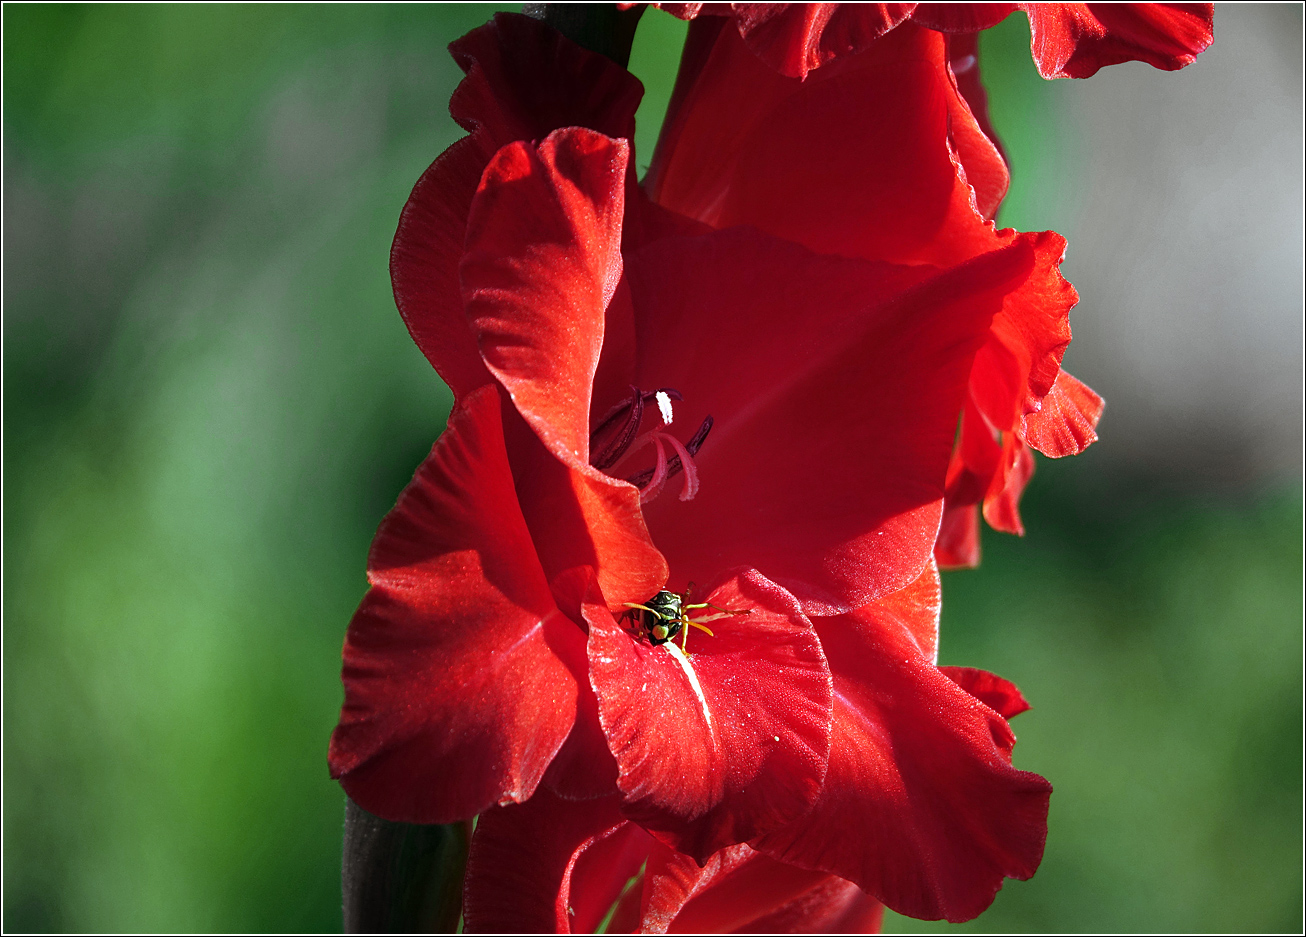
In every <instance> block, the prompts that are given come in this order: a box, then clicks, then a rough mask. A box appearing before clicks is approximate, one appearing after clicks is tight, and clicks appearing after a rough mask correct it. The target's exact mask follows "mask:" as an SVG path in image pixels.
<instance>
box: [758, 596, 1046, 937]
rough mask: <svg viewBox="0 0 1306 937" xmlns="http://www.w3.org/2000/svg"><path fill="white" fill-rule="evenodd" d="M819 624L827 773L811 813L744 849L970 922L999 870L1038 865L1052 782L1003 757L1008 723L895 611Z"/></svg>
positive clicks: (910, 910)
mask: <svg viewBox="0 0 1306 937" xmlns="http://www.w3.org/2000/svg"><path fill="white" fill-rule="evenodd" d="M817 627H818V630H819V631H820V634H821V640H822V643H823V645H824V647H825V648H826V652H827V654H828V655H829V658H830V661H831V665H832V671H833V673H834V681H835V736H834V743H833V745H832V746H831V751H830V770H829V773H828V774H827V776H826V782H825V787H824V788H823V790H822V792H821V797H820V798H819V799H818V800H817V802H816V805H815V806H814V807H813V808H812V811H811V813H810V814H808V815H807V816H805V817H803V818H802V819H800V820H798V821H796V822H794V823H792V824H790V825H789V826H788V827H786V828H784V829H783V830H779V831H776V832H774V833H771V834H768V835H767V836H764V837H762V838H761V839H760V840H758V841H756V842H754V846H755V847H756V848H758V849H761V850H763V851H766V852H767V853H769V854H771V855H774V856H775V857H776V858H778V859H781V860H783V861H785V862H791V863H794V864H796V865H802V866H804V867H807V868H815V869H820V870H823V871H827V872H833V873H835V874H838V875H841V876H843V877H845V878H848V879H851V880H852V881H854V882H857V883H858V884H859V885H861V886H862V887H863V888H864V889H865V890H866V891H867V892H869V893H870V894H871V895H873V896H875V897H877V898H879V899H880V900H881V901H883V902H884V903H885V904H886V905H888V906H889V907H890V908H893V909H894V910H895V911H898V912H900V913H903V914H907V915H909V916H911V917H917V918H940V917H944V918H947V919H948V920H950V921H964V920H970V919H971V918H973V917H975V916H976V915H978V914H979V913H980V912H981V911H983V910H984V909H985V908H987V907H988V906H989V904H990V903H991V902H992V901H993V896H994V894H995V893H996V892H997V890H998V889H999V888H1000V887H1001V884H1002V879H1003V877H1004V876H1009V877H1013V878H1028V877H1030V876H1031V875H1033V874H1034V871H1035V869H1037V868H1038V864H1039V861H1040V860H1041V858H1042V855H1043V843H1044V840H1045V838H1046V835H1047V808H1048V797H1049V795H1050V793H1051V787H1050V786H1049V785H1048V783H1047V782H1046V781H1045V780H1043V778H1041V777H1039V776H1038V775H1035V774H1029V773H1026V772H1022V771H1016V770H1014V769H1013V768H1012V767H1011V745H1012V743H1013V742H1014V737H1013V736H1012V735H1011V731H1010V729H1009V728H1008V727H1007V724H1006V722H1004V721H1003V720H1002V719H1001V718H999V717H998V715H997V714H996V713H995V712H993V711H992V710H990V709H989V708H988V707H986V706H984V705H983V704H982V703H980V702H979V701H978V700H976V699H975V698H974V697H972V696H970V695H969V694H968V693H966V692H965V691H963V690H962V689H961V688H960V687H958V686H957V685H956V684H955V683H953V682H952V681H951V680H949V679H948V677H947V676H945V675H944V674H943V673H941V672H940V671H939V670H938V669H937V668H935V667H934V666H932V665H931V663H930V661H929V659H928V658H927V657H926V656H925V655H924V654H922V653H921V652H920V650H919V649H918V648H917V646H916V643H915V641H914V640H913V639H912V637H911V632H912V628H910V627H909V626H908V624H907V623H906V622H904V621H902V620H901V619H900V618H899V617H898V616H897V615H896V614H891V613H888V612H887V611H886V610H885V609H884V607H883V606H880V605H878V604H876V605H870V606H867V607H865V608H863V609H859V610H858V611H857V612H855V613H853V614H850V615H844V616H840V617H838V618H832V619H822V620H819V622H818V625H817Z"/></svg>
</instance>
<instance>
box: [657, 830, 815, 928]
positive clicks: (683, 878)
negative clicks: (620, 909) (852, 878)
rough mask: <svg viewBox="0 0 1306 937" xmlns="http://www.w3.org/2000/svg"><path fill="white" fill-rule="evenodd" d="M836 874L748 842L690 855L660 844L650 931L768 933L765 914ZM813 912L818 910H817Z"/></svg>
mask: <svg viewBox="0 0 1306 937" xmlns="http://www.w3.org/2000/svg"><path fill="white" fill-rule="evenodd" d="M830 879H831V876H829V875H826V874H824V873H821V872H811V871H807V870H804V869H797V868H794V867H793V866H790V865H785V864H783V863H781V862H776V861H775V860H774V859H772V858H770V857H769V856H764V855H762V854H761V853H758V852H755V851H753V850H752V849H750V848H748V847H747V846H733V847H731V848H729V849H723V850H721V851H720V852H717V853H715V854H713V855H712V856H710V857H709V858H708V859H707V861H706V863H705V864H704V865H703V867H701V868H700V867H699V866H698V864H696V863H695V862H694V861H693V860H692V859H690V857H689V856H686V855H683V854H681V853H676V852H672V851H671V850H669V849H667V848H666V847H665V846H655V847H654V848H653V851H652V852H651V853H650V854H649V858H648V866H647V867H646V868H645V872H644V915H643V922H642V927H641V930H642V931H643V932H644V933H652V934H665V933H668V932H671V933H691V934H692V933H730V932H735V931H745V932H760V933H766V932H767V931H768V930H770V928H760V927H757V926H755V924H756V923H757V922H759V921H760V920H761V919H763V918H765V917H767V916H770V915H772V914H776V913H778V912H782V911H784V910H786V909H787V908H788V907H789V906H790V905H791V904H793V903H795V902H799V901H801V900H802V899H803V898H804V897H805V896H807V895H809V894H810V893H811V892H813V891H814V890H818V889H822V887H823V886H825V885H826V884H827V883H828V882H829V881H830ZM813 916H816V915H815V914H814V915H813Z"/></svg>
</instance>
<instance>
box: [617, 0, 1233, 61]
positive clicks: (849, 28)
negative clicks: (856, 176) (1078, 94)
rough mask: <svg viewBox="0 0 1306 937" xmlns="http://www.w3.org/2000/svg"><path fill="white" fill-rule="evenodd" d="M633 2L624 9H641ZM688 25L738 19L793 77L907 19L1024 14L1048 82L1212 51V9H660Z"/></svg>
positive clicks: (962, 20)
mask: <svg viewBox="0 0 1306 937" xmlns="http://www.w3.org/2000/svg"><path fill="white" fill-rule="evenodd" d="M633 5H634V4H622V6H633ZM653 6H656V7H661V8H662V9H663V10H666V11H667V12H668V13H671V14H673V15H674V16H678V17H680V18H681V19H693V18H695V17H698V16H710V15H716V16H733V17H734V21H735V25H736V26H737V27H738V30H739V33H740V35H741V36H742V37H743V38H744V41H745V42H747V43H748V47H749V48H750V49H752V50H753V52H754V53H756V54H757V56H758V57H759V58H761V59H762V60H763V61H764V62H766V63H767V64H768V65H769V66H771V67H772V68H774V69H775V70H776V71H778V72H780V73H781V74H782V75H788V76H789V77H791V78H804V77H806V76H807V74H808V72H809V71H811V70H813V69H815V68H818V67H820V66H822V65H826V64H828V63H830V62H832V61H834V60H835V59H837V58H840V57H842V56H847V55H851V54H854V53H857V52H861V51H863V50H865V49H867V48H869V47H870V45H871V43H873V42H874V41H875V40H876V39H879V38H880V37H881V36H884V35H886V34H887V33H889V32H890V31H891V30H893V29H895V28H896V27H898V26H899V25H901V24H902V23H905V22H909V21H910V22H913V23H915V24H917V25H918V26H925V27H928V28H930V29H937V30H940V31H942V32H946V33H974V32H976V31H978V30H982V29H989V28H990V27H993V26H996V25H998V23H1000V22H1002V21H1003V20H1004V19H1006V18H1007V17H1008V16H1010V15H1011V14H1012V13H1014V12H1015V11H1016V10H1022V11H1024V12H1025V14H1026V15H1027V16H1029V25H1030V33H1031V38H1030V51H1031V52H1032V53H1033V56H1034V62H1035V63H1036V64H1037V65H1038V71H1039V74H1040V75H1042V76H1043V77H1044V78H1088V77H1089V76H1090V75H1094V74H1096V73H1097V71H1098V69H1100V68H1103V67H1105V66H1107V65H1115V64H1117V63H1120V62H1133V61H1139V62H1147V63H1148V64H1149V65H1153V66H1155V67H1156V68H1162V69H1165V70H1167V71H1174V70H1176V69H1180V68H1183V67H1184V66H1185V65H1188V64H1190V63H1192V61H1193V59H1195V58H1196V57H1197V55H1198V54H1199V53H1200V52H1202V50H1204V49H1205V48H1206V47H1207V46H1209V45H1210V44H1211V40H1212V28H1211V22H1212V17H1213V5H1212V4H1210V3H729V4H727V3H655V4H653Z"/></svg>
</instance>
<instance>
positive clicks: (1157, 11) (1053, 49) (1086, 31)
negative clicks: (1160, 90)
mask: <svg viewBox="0 0 1306 937" xmlns="http://www.w3.org/2000/svg"><path fill="white" fill-rule="evenodd" d="M1020 6H1021V9H1023V10H1024V11H1025V12H1026V13H1028V14H1029V25H1030V32H1031V39H1030V48H1031V51H1032V52H1033V54H1034V61H1035V63H1036V64H1037V65H1038V71H1039V74H1040V75H1042V76H1043V77H1044V78H1088V77H1089V76H1090V75H1094V74H1096V73H1097V70H1098V69H1100V68H1104V67H1106V66H1107V65H1115V64H1117V63H1119V62H1132V61H1139V62H1146V63H1148V64H1149V65H1153V66H1155V67H1156V68H1162V69H1165V70H1167V71H1174V70H1175V69H1179V68H1183V67H1184V66H1185V65H1188V64H1190V63H1191V62H1192V61H1193V59H1195V58H1196V57H1197V55H1198V54H1199V53H1200V52H1201V51H1202V50H1204V49H1205V48H1206V47H1207V46H1209V45H1210V44H1211V40H1212V38H1213V35H1214V34H1213V31H1212V17H1213V10H1214V7H1213V5H1212V4H1209V3H1022V4H1021V5H1020Z"/></svg>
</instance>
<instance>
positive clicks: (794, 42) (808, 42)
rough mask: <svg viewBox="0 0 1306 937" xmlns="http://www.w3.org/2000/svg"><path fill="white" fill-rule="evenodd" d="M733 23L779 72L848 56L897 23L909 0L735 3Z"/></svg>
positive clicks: (795, 74) (799, 74)
mask: <svg viewBox="0 0 1306 937" xmlns="http://www.w3.org/2000/svg"><path fill="white" fill-rule="evenodd" d="M733 6H734V10H735V25H736V26H737V27H738V28H739V33H740V35H742V36H743V37H744V40H745V41H746V42H747V43H748V47H749V48H750V49H752V50H753V52H755V53H756V54H757V55H758V57H760V58H761V59H762V61H764V62H766V64H768V65H770V66H771V67H772V68H774V69H775V70H776V71H778V72H780V73H781V74H782V75H787V76H789V77H790V78H805V77H806V76H807V73H808V71H810V70H811V69H813V68H818V67H820V66H821V65H824V64H825V63H827V62H830V61H833V60H834V59H835V58H837V57H839V56H846V55H854V54H856V53H858V52H860V51H862V50H863V49H865V48H866V47H867V46H869V45H870V44H871V43H872V42H874V41H875V40H876V39H878V38H879V37H880V36H883V35H884V34H885V33H887V32H888V31H889V30H891V29H893V27H895V26H897V25H898V24H899V23H901V22H902V21H903V20H904V19H906V18H907V17H908V16H909V15H910V14H911V11H912V9H913V8H914V7H915V6H916V4H914V3H736V4H733Z"/></svg>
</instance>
